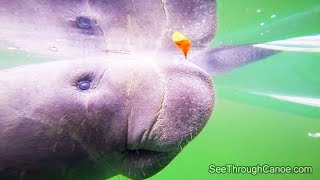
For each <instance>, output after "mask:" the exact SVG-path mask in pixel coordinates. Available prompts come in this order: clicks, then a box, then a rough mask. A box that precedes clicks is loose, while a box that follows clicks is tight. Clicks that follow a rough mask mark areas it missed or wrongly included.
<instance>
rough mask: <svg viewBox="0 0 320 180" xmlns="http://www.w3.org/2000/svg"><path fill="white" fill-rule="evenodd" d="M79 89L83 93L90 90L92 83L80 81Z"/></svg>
mask: <svg viewBox="0 0 320 180" xmlns="http://www.w3.org/2000/svg"><path fill="white" fill-rule="evenodd" d="M78 88H79V89H80V90H83V91H85V90H88V89H89V88H90V81H80V82H79V83H78Z"/></svg>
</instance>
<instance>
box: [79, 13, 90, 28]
mask: <svg viewBox="0 0 320 180" xmlns="http://www.w3.org/2000/svg"><path fill="white" fill-rule="evenodd" d="M76 24H77V26H78V27H79V28H81V29H91V28H92V25H91V20H90V19H89V18H87V17H83V16H79V17H77V19H76Z"/></svg>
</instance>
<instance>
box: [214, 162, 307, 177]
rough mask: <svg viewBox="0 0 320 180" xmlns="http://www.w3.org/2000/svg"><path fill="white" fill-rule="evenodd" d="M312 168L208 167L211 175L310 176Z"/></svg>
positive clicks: (230, 165) (262, 166)
mask: <svg viewBox="0 0 320 180" xmlns="http://www.w3.org/2000/svg"><path fill="white" fill-rule="evenodd" d="M312 172H313V168H312V166H272V165H269V164H263V165H260V164H257V165H254V166H238V165H235V164H226V165H220V166H218V165H215V164H210V165H209V173H211V174H251V175H258V174H312Z"/></svg>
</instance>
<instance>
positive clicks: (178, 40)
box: [172, 32, 191, 59]
mask: <svg viewBox="0 0 320 180" xmlns="http://www.w3.org/2000/svg"><path fill="white" fill-rule="evenodd" d="M172 41H173V42H174V43H175V44H176V46H177V47H178V48H179V49H180V50H181V51H182V52H183V54H184V56H185V57H186V59H187V55H188V53H189V51H190V46H191V41H190V40H189V39H188V38H186V37H185V36H184V35H183V34H181V33H180V32H174V33H173V35H172Z"/></svg>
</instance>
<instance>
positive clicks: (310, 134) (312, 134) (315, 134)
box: [308, 132, 320, 138]
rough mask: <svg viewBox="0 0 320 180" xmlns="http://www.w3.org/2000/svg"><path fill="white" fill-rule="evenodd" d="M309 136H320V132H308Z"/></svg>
mask: <svg viewBox="0 0 320 180" xmlns="http://www.w3.org/2000/svg"><path fill="white" fill-rule="evenodd" d="M308 136H309V137H312V138H320V133H311V132H310V133H308Z"/></svg>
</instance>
